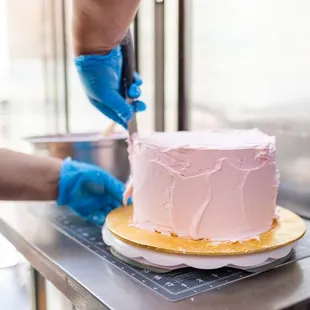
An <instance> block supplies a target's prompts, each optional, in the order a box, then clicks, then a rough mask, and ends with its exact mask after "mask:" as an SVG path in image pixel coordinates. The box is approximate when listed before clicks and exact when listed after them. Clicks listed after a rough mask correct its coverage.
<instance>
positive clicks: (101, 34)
mask: <svg viewBox="0 0 310 310" xmlns="http://www.w3.org/2000/svg"><path fill="white" fill-rule="evenodd" d="M139 4H140V0H73V18H72V32H73V41H74V51H75V54H76V55H88V54H106V53H108V52H109V51H110V50H112V49H113V48H114V47H115V46H116V45H117V44H119V43H120V42H121V41H122V40H123V38H124V37H125V35H126V32H127V31H128V29H129V27H130V24H131V22H132V21H133V19H134V17H135V15H136V13H137V10H138V7H139Z"/></svg>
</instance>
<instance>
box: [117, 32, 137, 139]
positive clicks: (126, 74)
mask: <svg viewBox="0 0 310 310" xmlns="http://www.w3.org/2000/svg"><path fill="white" fill-rule="evenodd" d="M121 49H122V53H123V72H122V80H123V84H122V86H123V97H124V98H125V99H126V101H127V102H128V103H129V104H132V99H131V98H129V96H128V91H129V86H130V85H131V84H132V83H133V75H134V71H135V57H134V56H135V55H134V46H133V40H132V35H131V32H130V30H128V32H127V35H126V37H125V39H124V40H123V42H122V44H121ZM128 132H129V136H130V137H131V136H132V135H133V134H134V133H136V132H138V127H137V120H136V113H134V114H133V117H132V119H131V121H129V123H128Z"/></svg>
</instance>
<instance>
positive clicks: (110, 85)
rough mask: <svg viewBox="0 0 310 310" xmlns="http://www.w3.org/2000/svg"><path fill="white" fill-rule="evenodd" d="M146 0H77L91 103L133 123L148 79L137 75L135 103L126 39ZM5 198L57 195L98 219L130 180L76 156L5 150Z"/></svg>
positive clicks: (76, 28)
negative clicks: (125, 87)
mask: <svg viewBox="0 0 310 310" xmlns="http://www.w3.org/2000/svg"><path fill="white" fill-rule="evenodd" d="M139 3H140V0H118V1H110V0H93V1H89V0H73V18H72V34H73V42H74V51H75V65H76V68H77V71H78V73H79V76H80V79H81V82H82V84H83V86H84V89H85V92H86V94H87V97H88V99H89V101H90V102H91V104H93V105H94V106H95V107H96V108H97V109H98V110H99V111H101V112H102V113H103V114H105V115H106V116H107V117H109V118H110V119H112V120H113V121H115V122H117V123H119V124H120V125H122V126H123V127H124V128H127V123H128V122H129V121H130V119H131V118H132V116H133V113H135V112H140V111H143V110H145V108H146V107H145V104H144V103H143V102H142V101H140V100H138V98H139V97H140V94H141V92H140V88H139V86H140V85H141V84H142V80H141V78H140V77H139V75H138V74H135V77H134V82H133V84H132V85H130V88H129V96H130V97H131V98H132V99H134V102H133V104H132V105H129V104H128V103H127V102H126V101H125V99H124V98H123V97H122V96H121V95H120V82H121V71H122V61H123V58H122V53H121V49H120V43H121V41H122V40H123V38H124V37H125V35H126V33H127V31H128V29H129V27H130V24H131V22H132V20H133V18H134V16H135V14H136V12H137V9H138V6H139ZM0 171H1V173H0V200H15V201H18V200H32V201H34V200H36V201H45V200H46V201H47V200H55V201H57V204H58V205H67V206H68V207H70V208H71V209H73V210H74V211H75V212H76V213H77V214H79V215H80V216H82V217H83V218H86V219H87V220H89V221H92V222H94V223H96V224H102V223H103V222H104V219H105V216H106V214H107V213H108V212H109V211H111V210H112V209H114V208H116V207H117V206H119V205H121V204H122V196H123V193H124V190H125V185H124V184H123V183H122V182H121V181H119V180H118V179H116V178H115V177H113V176H112V175H110V174H109V173H107V172H106V171H104V170H103V169H101V168H99V167H97V166H94V165H90V164H86V163H82V162H77V161H74V160H72V159H70V158H67V159H65V160H61V159H57V158H52V157H38V156H35V155H28V154H22V153H18V152H14V151H11V150H7V149H0Z"/></svg>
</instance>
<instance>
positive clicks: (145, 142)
mask: <svg viewBox="0 0 310 310" xmlns="http://www.w3.org/2000/svg"><path fill="white" fill-rule="evenodd" d="M169 140H170V141H169ZM225 141H226V142H225ZM169 145H171V146H170V147H169ZM132 151H133V154H132V156H133V161H134V165H133V179H132V182H133V201H134V213H133V225H134V226H135V227H137V228H142V229H147V230H152V231H158V232H161V233H163V234H175V235H177V236H179V237H184V238H191V239H202V238H203V239H210V240H219V241H220V240H230V241H234V240H241V239H246V238H251V237H255V236H257V235H259V234H260V233H262V232H264V231H266V230H268V229H269V228H270V227H271V225H272V222H273V219H274V217H275V208H276V197H277V189H278V183H279V178H278V173H277V170H276V164H275V138H274V137H269V136H267V135H265V134H263V133H261V132H260V131H258V130H255V131H223V132H207V133H186V132H185V133H184V132H183V133H173V134H168V135H165V134H164V133H156V134H153V135H151V136H149V137H139V136H137V137H136V139H135V141H134V146H133V150H132Z"/></svg>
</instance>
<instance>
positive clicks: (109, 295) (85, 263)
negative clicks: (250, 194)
mask: <svg viewBox="0 0 310 310" xmlns="http://www.w3.org/2000/svg"><path fill="white" fill-rule="evenodd" d="M28 205H29V204H28ZM43 205H44V204H42V205H41V206H38V207H40V208H44V206H43ZM10 208H12V206H10ZM13 208H16V209H15V210H14V211H15V212H14V213H15V214H17V217H18V218H19V219H18V220H17V221H16V219H14V220H13V218H14V217H10V216H9V215H8V214H7V212H6V213H5V214H2V213H1V212H0V232H1V233H2V234H3V235H4V236H5V237H6V238H7V239H8V240H9V241H10V242H11V243H12V244H13V245H14V246H15V247H16V248H17V250H18V251H20V252H21V253H22V254H23V255H24V256H25V257H26V259H28V260H29V262H30V263H31V264H32V265H33V267H34V268H36V269H37V270H38V271H39V272H40V273H41V274H42V275H43V276H44V277H45V278H46V279H47V280H48V281H50V282H51V283H53V284H54V285H55V286H56V287H57V288H58V289H59V290H60V291H61V292H62V293H63V294H64V295H65V296H66V297H67V298H69V299H70V300H71V302H72V303H73V304H74V305H75V306H76V307H77V308H78V309H79V310H83V309H106V307H107V308H109V309H115V310H119V309H121V310H122V309H150V310H151V309H156V310H158V309H167V310H176V309H177V310H185V309H193V310H195V309H213V310H217V309H230V310H235V309H252V310H255V309H285V308H287V307H290V306H294V305H296V304H301V303H304V302H305V301H307V300H310V258H306V259H303V260H300V261H299V262H297V263H293V264H290V265H287V266H284V267H280V268H277V269H275V270H272V271H269V272H267V273H263V274H260V275H256V276H254V277H252V278H249V279H245V280H242V281H239V282H236V283H235V284H233V285H227V286H223V287H221V288H219V289H216V290H213V291H209V292H207V293H204V294H199V295H197V296H194V297H192V298H188V299H186V300H182V301H180V302H175V303H174V302H169V301H167V300H165V299H164V298H162V297H161V296H159V295H157V294H155V293H154V292H152V291H151V290H149V289H148V288H146V287H144V286H143V285H141V284H138V283H137V282H136V281H135V280H133V279H131V278H129V277H128V276H126V275H125V274H122V273H120V272H119V271H118V270H117V269H116V268H114V267H113V266H112V265H110V264H109V263H107V262H106V261H104V260H103V259H101V258H100V257H99V256H98V255H96V254H95V253H93V252H91V251H90V250H88V249H87V248H86V247H84V246H82V245H81V244H79V243H77V242H76V241H74V240H73V239H71V238H69V237H68V236H65V235H64V234H62V233H61V232H59V231H58V230H57V229H56V228H54V227H52V226H50V225H46V223H45V222H44V221H41V220H39V219H38V218H36V217H34V216H33V215H32V214H31V213H30V212H28V211H27V204H24V205H20V204H19V205H16V206H15V207H13ZM0 210H1V208H0ZM16 211H17V212H16ZM22 211H23V212H22ZM33 230H34V231H35V233H33ZM31 232H32V233H31ZM38 232H41V234H39V233H38Z"/></svg>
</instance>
